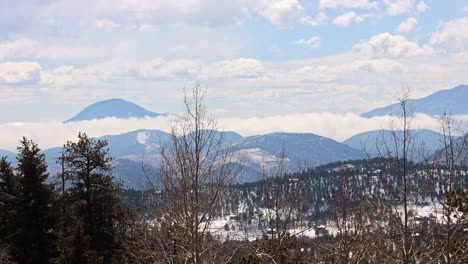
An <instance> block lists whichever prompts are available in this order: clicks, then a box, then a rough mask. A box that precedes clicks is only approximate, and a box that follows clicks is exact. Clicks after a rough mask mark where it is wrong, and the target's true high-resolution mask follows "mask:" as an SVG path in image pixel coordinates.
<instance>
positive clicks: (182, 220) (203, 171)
mask: <svg viewBox="0 0 468 264" xmlns="http://www.w3.org/2000/svg"><path fill="white" fill-rule="evenodd" d="M204 95H205V90H203V89H201V87H200V85H199V84H196V85H195V86H194V87H193V88H192V89H191V91H190V93H189V94H185V100H184V103H185V114H184V115H183V116H182V117H181V118H179V119H178V120H176V121H175V122H174V123H173V124H172V127H171V141H170V144H169V145H168V146H166V147H163V148H162V151H161V164H160V169H161V182H160V184H159V186H160V187H159V188H158V189H157V190H155V192H154V202H155V203H157V206H156V207H157V208H156V215H155V219H154V223H153V226H154V228H157V229H159V231H160V233H159V235H158V238H157V239H158V247H157V250H158V251H159V252H161V257H162V258H160V261H161V262H166V263H215V262H216V263H219V262H221V261H222V257H221V253H220V252H219V251H218V249H219V248H220V247H218V246H217V245H218V244H219V241H217V240H216V239H215V238H214V236H213V234H212V232H211V231H213V230H211V227H212V225H211V224H212V222H213V220H214V218H215V216H216V213H217V209H218V202H219V200H220V197H221V196H222V195H223V192H224V190H225V188H226V186H227V185H228V184H230V183H232V182H233V181H234V180H235V178H236V177H237V175H238V174H239V172H240V168H239V166H237V165H235V164H236V163H235V161H236V160H235V157H234V156H233V154H230V153H229V152H228V151H227V150H226V149H225V148H224V145H223V139H224V138H223V133H221V132H218V131H217V130H216V128H217V125H216V121H215V120H214V119H213V118H210V117H209V116H208V115H207V110H206V107H205V106H204V104H203V99H204ZM156 186H158V184H156Z"/></svg>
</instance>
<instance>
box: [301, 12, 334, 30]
mask: <svg viewBox="0 0 468 264" xmlns="http://www.w3.org/2000/svg"><path fill="white" fill-rule="evenodd" d="M327 20H328V17H327V15H326V14H325V12H319V13H318V14H317V15H316V16H315V17H310V16H305V17H303V18H301V22H302V23H304V24H306V25H309V26H311V27H316V26H320V25H322V24H323V23H325V22H326V21H327Z"/></svg>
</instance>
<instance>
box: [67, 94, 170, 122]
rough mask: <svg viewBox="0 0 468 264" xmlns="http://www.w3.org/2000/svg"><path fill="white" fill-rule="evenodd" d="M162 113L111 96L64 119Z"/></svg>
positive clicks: (72, 120) (151, 115)
mask: <svg viewBox="0 0 468 264" xmlns="http://www.w3.org/2000/svg"><path fill="white" fill-rule="evenodd" d="M160 115H164V114H158V113H155V112H151V111H149V110H146V109H144V108H143V107H141V106H139V105H137V104H135V103H132V102H129V101H126V100H124V99H120V98H112V99H107V100H103V101H99V102H96V103H94V104H91V105H90V106H88V107H86V108H85V109H83V110H82V111H81V112H79V113H78V114H77V115H75V116H74V117H72V118H70V119H68V120H66V121H65V123H68V122H78V121H85V120H95V119H104V118H108V117H115V118H132V117H134V118H144V117H157V116H160Z"/></svg>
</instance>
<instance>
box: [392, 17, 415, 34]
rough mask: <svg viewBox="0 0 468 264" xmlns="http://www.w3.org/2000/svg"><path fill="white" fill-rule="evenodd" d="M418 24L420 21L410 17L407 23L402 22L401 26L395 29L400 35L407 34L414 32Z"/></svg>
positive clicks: (406, 20)
mask: <svg viewBox="0 0 468 264" xmlns="http://www.w3.org/2000/svg"><path fill="white" fill-rule="evenodd" d="M417 24H418V21H417V20H416V18H414V17H408V18H407V19H405V21H403V22H401V24H400V25H398V27H397V28H396V29H395V31H396V32H398V33H407V32H411V31H413V29H414V27H415V26H416V25H417Z"/></svg>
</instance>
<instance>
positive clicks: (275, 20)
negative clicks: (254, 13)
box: [259, 0, 304, 28]
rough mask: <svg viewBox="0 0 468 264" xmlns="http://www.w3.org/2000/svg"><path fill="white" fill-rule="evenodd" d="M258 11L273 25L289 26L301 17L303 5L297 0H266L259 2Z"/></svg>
mask: <svg viewBox="0 0 468 264" xmlns="http://www.w3.org/2000/svg"><path fill="white" fill-rule="evenodd" d="M261 3H262V4H261V6H262V8H261V9H260V11H259V13H260V14H261V15H262V16H263V17H265V18H266V19H267V20H268V21H270V23H272V24H273V25H275V26H279V27H283V28H287V27H291V26H292V25H293V24H294V23H295V22H296V21H298V20H299V18H300V17H302V13H303V12H304V7H302V5H301V4H300V3H299V2H298V1H297V0H267V1H262V2H261Z"/></svg>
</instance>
